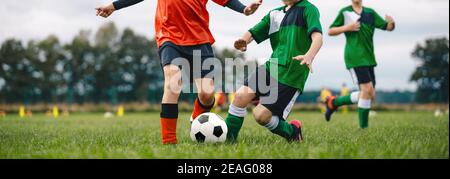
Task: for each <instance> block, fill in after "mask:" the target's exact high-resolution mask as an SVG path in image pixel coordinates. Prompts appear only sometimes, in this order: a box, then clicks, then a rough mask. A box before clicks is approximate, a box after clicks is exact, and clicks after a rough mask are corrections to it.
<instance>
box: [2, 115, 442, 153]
mask: <svg viewBox="0 0 450 179" xmlns="http://www.w3.org/2000/svg"><path fill="white" fill-rule="evenodd" d="M189 115H190V114H189V113H182V114H180V119H179V123H178V139H179V144H178V145H176V146H163V145H161V144H160V130H159V128H160V124H159V113H156V112H155V113H129V114H126V116H125V117H122V118H117V117H114V118H109V119H105V118H103V115H102V114H99V113H98V114H97V113H96V114H72V115H71V116H69V117H60V118H57V119H55V118H52V117H47V116H44V115H35V116H33V117H31V118H24V119H20V118H19V117H18V116H17V115H10V116H8V117H6V118H0V158H148V159H155V158H156V159H161V158H163V159H166V158H170V159H172V158H176V159H179V158H202V159H203V158H206V159H209V158H213V159H216V158H219V159H224V158H225V159H228V158H238V159H241V158H249V159H304V158H307V159H310V158H313V159H316V158H321V159H322V158H332V159H334V158H352V159H353V158H394V159H397V158H400V159H403V158H405V159H409V158H443V159H448V158H449V147H448V146H449V118H448V115H444V116H442V117H434V116H433V114H432V113H431V112H378V114H377V115H376V116H374V117H372V118H371V120H370V128H369V129H368V130H360V129H358V119H357V115H356V113H349V114H337V115H336V116H335V117H334V119H333V120H332V121H331V122H329V123H327V122H325V120H324V119H323V117H322V115H321V114H319V113H315V112H293V114H292V115H291V119H294V118H298V119H301V120H302V121H303V123H304V135H305V141H304V142H301V143H292V144H289V143H287V142H286V141H285V140H284V139H281V138H279V137H277V136H275V135H273V134H271V133H270V132H269V131H267V130H266V129H265V128H263V127H261V126H259V125H257V124H256V122H255V121H254V119H253V117H252V116H250V115H249V116H248V117H247V118H246V122H245V124H244V126H243V128H242V130H241V133H240V138H239V142H238V143H237V144H196V143H194V142H192V141H191V140H190V138H189V124H190V123H189ZM221 116H223V117H224V116H225V114H224V113H222V114H221Z"/></svg>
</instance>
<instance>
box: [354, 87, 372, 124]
mask: <svg viewBox="0 0 450 179" xmlns="http://www.w3.org/2000/svg"><path fill="white" fill-rule="evenodd" d="M359 86H360V88H361V98H360V100H359V102H358V114H359V127H360V128H362V129H365V128H368V127H369V113H370V109H371V107H372V99H373V97H374V93H375V89H374V87H373V84H372V82H369V83H364V84H360V85H359Z"/></svg>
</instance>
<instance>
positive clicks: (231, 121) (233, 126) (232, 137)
mask: <svg viewBox="0 0 450 179" xmlns="http://www.w3.org/2000/svg"><path fill="white" fill-rule="evenodd" d="M225 123H226V124H227V127H228V134H227V141H229V142H235V141H236V140H237V137H238V135H239V131H240V130H241V127H242V124H243V123H244V118H243V117H237V116H234V115H232V114H230V113H228V116H227V119H225Z"/></svg>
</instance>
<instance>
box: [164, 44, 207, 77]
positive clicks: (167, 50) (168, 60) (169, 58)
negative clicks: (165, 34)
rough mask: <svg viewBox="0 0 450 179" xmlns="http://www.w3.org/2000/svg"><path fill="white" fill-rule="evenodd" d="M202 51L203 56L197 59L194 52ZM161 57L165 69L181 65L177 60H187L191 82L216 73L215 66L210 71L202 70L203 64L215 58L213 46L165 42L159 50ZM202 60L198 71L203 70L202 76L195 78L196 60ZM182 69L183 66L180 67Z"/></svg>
mask: <svg viewBox="0 0 450 179" xmlns="http://www.w3.org/2000/svg"><path fill="white" fill-rule="evenodd" d="M196 50H197V51H200V52H201V55H200V56H198V57H197V58H196V57H195V56H194V51H196ZM158 53H159V57H160V59H161V66H162V67H164V66H166V65H170V64H172V65H179V64H177V62H175V60H176V59H179V58H182V59H186V60H187V62H188V63H189V68H190V70H189V72H190V74H189V75H190V76H191V82H192V79H197V78H205V77H206V76H207V75H208V74H210V73H211V72H213V71H214V66H211V68H210V69H208V70H203V69H202V68H201V65H203V62H204V61H205V60H206V59H208V58H214V57H215V56H214V52H213V49H212V47H211V44H201V45H193V46H179V45H176V44H174V43H172V42H165V43H163V44H162V45H161V47H160V48H159V51H158ZM196 59H200V60H201V62H200V63H199V65H200V66H199V67H198V68H197V67H196V68H197V69H199V70H200V69H202V70H201V73H200V76H194V75H193V73H194V68H193V65H194V60H196ZM180 68H182V66H180Z"/></svg>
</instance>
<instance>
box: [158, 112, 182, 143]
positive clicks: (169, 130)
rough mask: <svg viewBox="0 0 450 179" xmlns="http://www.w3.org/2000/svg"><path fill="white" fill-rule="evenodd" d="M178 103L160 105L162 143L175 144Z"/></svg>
mask: <svg viewBox="0 0 450 179" xmlns="http://www.w3.org/2000/svg"><path fill="white" fill-rule="evenodd" d="M177 121H178V104H162V105H161V136H162V144H177Z"/></svg>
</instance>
